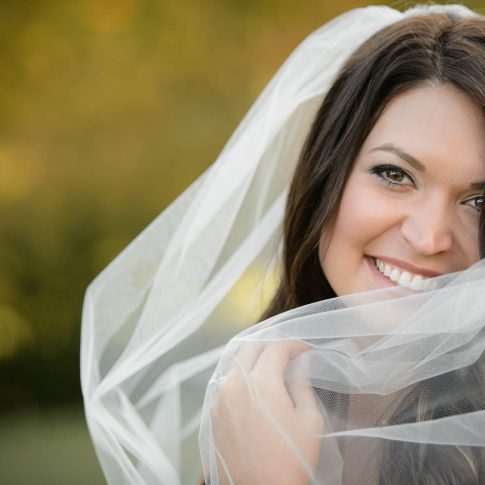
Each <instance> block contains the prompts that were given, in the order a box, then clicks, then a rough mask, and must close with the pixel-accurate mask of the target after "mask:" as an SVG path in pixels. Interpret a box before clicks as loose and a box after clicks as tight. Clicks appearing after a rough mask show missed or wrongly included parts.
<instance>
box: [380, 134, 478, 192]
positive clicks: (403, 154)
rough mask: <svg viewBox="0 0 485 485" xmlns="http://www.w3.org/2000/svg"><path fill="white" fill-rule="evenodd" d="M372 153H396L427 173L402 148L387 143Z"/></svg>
mask: <svg viewBox="0 0 485 485" xmlns="http://www.w3.org/2000/svg"><path fill="white" fill-rule="evenodd" d="M370 151H371V152H376V151H382V152H390V153H394V155H397V156H398V157H399V158H401V159H402V160H404V161H405V162H406V163H408V164H409V165H411V167H414V168H415V169H416V170H419V171H420V172H423V173H424V172H426V168H425V167H424V165H423V164H422V163H421V162H420V161H418V160H416V158H414V157H413V156H412V155H410V154H409V153H407V152H405V151H404V150H402V149H401V148H399V147H397V146H395V145H393V144H392V143H385V144H384V145H381V146H378V147H376V148H373V149H372V150H370ZM484 185H485V184H484Z"/></svg>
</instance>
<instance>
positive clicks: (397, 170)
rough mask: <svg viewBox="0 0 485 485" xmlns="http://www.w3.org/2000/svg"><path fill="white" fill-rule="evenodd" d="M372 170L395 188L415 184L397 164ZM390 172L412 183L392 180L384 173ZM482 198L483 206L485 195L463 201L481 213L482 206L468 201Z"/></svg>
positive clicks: (385, 182) (378, 178)
mask: <svg viewBox="0 0 485 485" xmlns="http://www.w3.org/2000/svg"><path fill="white" fill-rule="evenodd" d="M370 172H371V173H372V175H374V176H375V177H376V178H377V180H378V181H379V182H380V183H382V184H385V185H387V186H389V187H392V188H393V189H397V190H406V188H407V187H409V185H413V186H414V185H415V182H414V179H413V178H412V177H411V175H409V173H407V172H406V170H403V169H402V168H400V167H397V166H396V165H377V166H376V167H373V168H371V169H370ZM389 172H394V173H398V174H400V175H402V176H403V178H405V179H407V180H409V181H410V182H411V184H409V183H403V182H395V181H393V180H390V179H389V178H388V176H386V175H384V174H386V173H387V175H389ZM480 199H481V205H482V206H483V204H484V200H483V199H484V196H483V195H476V196H473V197H470V198H468V199H466V200H464V201H463V202H462V203H463V204H464V205H467V206H468V207H471V208H472V209H473V210H474V211H475V212H478V213H480V212H481V211H482V207H477V206H474V205H470V204H467V202H471V201H477V200H480Z"/></svg>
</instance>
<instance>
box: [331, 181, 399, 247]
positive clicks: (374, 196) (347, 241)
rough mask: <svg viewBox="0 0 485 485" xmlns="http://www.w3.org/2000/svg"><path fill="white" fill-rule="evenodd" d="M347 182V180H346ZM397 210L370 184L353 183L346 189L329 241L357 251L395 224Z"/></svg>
mask: <svg viewBox="0 0 485 485" xmlns="http://www.w3.org/2000/svg"><path fill="white" fill-rule="evenodd" d="M349 182H350V181H349ZM395 220H396V211H394V210H393V209H392V207H391V206H390V205H389V200H387V199H386V200H383V198H382V196H381V195H380V194H379V193H378V191H376V190H372V187H368V186H366V185H365V184H363V183H353V184H350V183H349V185H348V187H347V189H346V190H345V192H344V194H343V197H342V201H341V204H340V208H339V211H338V214H337V217H336V220H335V225H334V231H333V237H332V241H331V244H332V243H333V244H335V245H338V246H340V247H342V248H343V247H346V248H354V249H355V250H357V251H359V252H363V251H364V247H365V246H366V245H367V244H369V243H370V242H372V241H373V240H374V239H375V238H377V237H379V236H380V235H381V234H382V233H383V232H386V231H387V230H388V229H389V228H391V227H392V226H393V225H394V224H395Z"/></svg>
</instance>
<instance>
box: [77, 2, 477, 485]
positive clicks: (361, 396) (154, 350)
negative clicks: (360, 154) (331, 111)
mask: <svg viewBox="0 0 485 485" xmlns="http://www.w3.org/2000/svg"><path fill="white" fill-rule="evenodd" d="M433 10H436V11H447V12H449V11H453V12H455V13H456V14H457V15H460V16H465V15H471V12H470V11H469V10H467V9H466V8H465V7H462V6H446V7H439V6H432V7H420V8H415V9H411V10H408V11H407V12H405V13H401V12H399V11H397V10H393V9H391V8H388V7H368V8H365V9H357V10H352V11H350V12H348V13H346V14H344V15H341V16H340V17H338V18H336V19H334V20H333V21H331V22H329V23H328V24H326V25H324V26H323V27H321V28H320V29H318V30H317V31H315V32H314V33H313V34H311V35H310V36H309V37H308V38H307V39H305V40H304V41H303V42H302V44H301V45H300V46H299V47H298V48H297V49H296V50H295V51H294V53H293V54H292V55H291V56H290V57H289V58H288V59H287V61H286V62H285V63H284V64H283V65H282V67H281V68H280V70H279V71H278V72H277V73H276V75H275V77H274V78H273V79H272V80H271V82H270V83H269V84H268V86H267V87H266V88H265V89H264V91H263V92H262V94H261V95H260V97H259V98H258V100H257V101H256V103H255V104H254V106H253V107H252V108H251V109H250V111H249V112H248V114H247V115H246V117H245V118H244V119H243V121H242V122H241V124H240V126H239V127H238V128H237V130H236V131H235V133H234V134H233V136H232V137H231V138H230V140H229V141H228V143H227V145H226V146H225V147H224V149H223V151H222V153H221V154H220V156H219V157H218V159H217V160H216V161H215V162H214V164H213V165H212V166H211V167H210V168H209V169H208V170H207V171H206V172H205V173H204V174H203V175H202V176H201V177H200V178H199V179H198V180H196V181H195V182H194V183H193V184H192V185H191V186H190V187H189V188H188V189H187V190H186V191H185V192H184V193H183V194H182V195H181V196H180V197H179V198H178V199H177V200H175V201H174V202H173V203H172V204H171V205H170V206H169V207H168V208H167V209H166V210H165V211H164V212H163V213H162V214H161V215H160V216H159V217H158V218H157V219H156V220H155V221H154V222H153V223H152V224H151V225H150V226H149V227H148V228H147V229H145V230H144V231H143V232H142V233H141V234H140V236H138V237H137V238H136V239H135V240H134V241H133V242H132V243H131V244H130V245H129V246H128V247H127V248H126V249H125V250H124V251H123V252H122V253H121V254H120V255H119V256H118V257H117V258H116V259H115V260H114V261H113V262H112V263H111V264H110V265H109V266H108V267H107V268H106V269H105V270H104V271H103V272H102V273H101V274H100V275H99V276H98V277H97V278H96V279H95V280H94V281H93V282H92V283H91V285H90V286H89V288H88V290H87V293H86V297H85V303H84V308H83V321H82V335H81V383H82V390H83V395H84V403H85V411H86V419H87V422H88V426H89V430H90V433H91V436H92V440H93V442H94V445H95V448H96V452H97V455H98V458H99V460H100V463H101V466H102V468H103V472H104V474H105V476H106V478H107V480H108V482H109V483H112V484H123V483H126V484H190V483H199V482H200V477H201V474H202V469H203V473H204V476H205V480H206V483H210V484H217V483H237V479H236V477H237V467H238V464H237V462H238V460H237V459H235V457H234V456H231V447H232V441H233V440H234V439H235V438H237V436H235V435H234V434H232V435H231V434H230V433H229V431H228V429H221V427H220V426H218V423H217V422H214V419H213V418H214V416H215V415H214V413H213V411H212V410H213V409H214V407H215V408H218V407H219V408H221V406H222V407H223V406H224V403H223V402H221V396H224V395H227V389H226V390H224V389H225V385H226V383H227V382H229V381H230V379H229V378H230V376H231V375H234V374H236V375H238V376H239V377H240V378H241V379H244V382H245V386H243V387H242V388H241V390H240V391H241V395H240V396H239V398H240V399H238V398H237V393H236V394H234V393H233V394H232V395H231V398H230V399H231V403H232V405H234V406H236V408H237V406H238V405H240V406H241V407H244V406H246V401H245V398H247V395H246V394H247V393H248V392H249V395H250V396H251V399H252V401H251V402H252V403H253V408H252V410H253V412H255V413H260V414H261V419H262V421H261V422H262V423H264V425H265V426H266V425H267V424H268V423H269V426H270V428H271V429H273V430H274V431H275V436H276V437H277V438H278V439H279V440H280V441H281V443H283V445H284V446H285V447H286V448H287V449H288V450H291V453H292V454H293V456H294V457H295V460H296V461H297V462H298V463H299V464H300V465H301V467H302V470H304V473H306V474H307V476H308V478H309V480H311V481H312V483H324V484H341V483H357V482H358V480H359V479H360V480H361V481H360V482H359V483H378V482H377V481H376V480H377V479H378V478H377V477H378V473H379V470H380V469H381V468H382V467H383V466H387V467H388V469H389V470H391V471H392V467H393V466H394V465H393V463H392V460H393V459H392V456H395V455H392V453H395V452H394V451H392V450H400V451H398V452H399V453H402V454H403V455H406V453H407V454H408V455H409V456H410V457H411V458H409V459H410V460H411V459H412V456H414V455H413V451H412V449H414V450H416V447H420V446H423V445H426V446H427V447H431V448H432V447H435V448H436V450H437V451H436V453H435V455H436V456H438V458H436V462H435V463H436V464H439V463H440V461H439V460H440V459H441V458H439V456H440V455H439V453H440V450H442V449H443V447H450V446H452V447H457V449H458V448H459V447H482V446H485V432H484V431H485V429H484V428H485V425H484V424H483V423H484V422H485V421H484V418H485V416H484V415H483V413H484V411H482V407H481V406H482V405H485V403H483V398H482V396H481V393H480V392H479V391H480V389H479V385H480V384H483V382H482V380H481V377H482V376H483V372H484V369H483V364H482V354H483V350H484V345H485V339H484V330H483V327H484V323H485V307H484V305H483V295H484V294H485V293H484V292H485V265H484V264H482V263H481V262H480V263H477V264H476V265H474V266H473V267H471V268H469V269H468V270H466V271H464V272H462V273H459V274H453V275H446V276H443V277H440V278H436V279H435V288H434V289H431V290H429V291H425V292H420V293H415V292H412V293H411V292H409V293H404V294H403V292H402V291H400V290H399V289H385V290H384V289H383V290H377V291H373V292H368V293H359V294H355V295H349V296H346V297H340V298H335V299H332V300H326V301H322V302H317V303H314V304H311V305H308V306H305V307H301V308H297V309H294V310H291V311H289V312H286V313H284V314H281V315H277V316H275V317H273V318H270V319H268V320H266V321H264V322H261V323H259V324H257V325H253V326H251V325H252V324H254V323H255V322H256V321H257V316H258V315H259V314H260V313H261V310H262V309H263V308H264V305H265V304H267V302H268V301H269V298H270V297H271V296H272V291H273V288H274V281H275V280H277V278H278V261H279V258H280V253H281V223H282V220H283V215H284V209H285V202H286V196H287V190H288V186H289V183H290V181H291V178H292V174H293V170H294V167H295V165H296V163H297V160H298V157H299V154H300V152H301V149H302V146H303V143H304V140H305V137H306V135H307V133H308V131H309V128H310V125H311V123H312V120H313V118H314V116H315V114H316V111H317V110H318V108H319V106H320V104H321V102H322V100H323V98H324V96H325V94H326V92H327V91H328V89H329V87H330V86H331V84H332V82H333V80H334V78H335V76H336V75H337V73H338V72H339V69H340V68H341V66H342V64H343V63H344V62H345V61H346V60H347V58H348V57H349V55H350V54H351V53H352V52H353V51H354V50H355V49H356V48H357V47H358V46H359V45H360V44H361V43H362V42H364V41H365V40H366V39H367V38H369V37H370V36H371V35H372V34H374V33H375V32H376V31H377V30H380V29H381V28H383V27H385V26H387V25H389V24H391V23H393V22H395V21H397V20H400V19H402V18H404V17H405V16H409V15H419V14H420V13H424V12H428V11H433ZM295 349H296V350H295ZM269 351H275V352H276V353H277V354H278V355H283V356H286V357H284V358H285V359H286V361H285V362H286V368H285V370H284V373H283V379H282V381H281V383H282V384H281V383H280V384H281V385H280V386H279V387H278V386H277V385H274V386H273V384H275V382H276V381H277V379H275V380H274V381H275V382H273V381H271V380H268V381H265V382H264V383H262V382H261V381H260V380H259V379H255V375H256V374H255V372H254V367H256V366H258V368H259V370H261V369H262V370H263V371H264V370H265V369H266V367H265V365H266V360H265V356H266V352H269ZM246 354H248V355H251V354H252V355H253V357H252V365H250V366H247V365H246V363H245V362H244V359H243V358H242V357H243V356H244V355H246ZM273 370H274V369H273ZM271 371H272V369H271V368H270V369H269V370H268V372H270V373H271ZM258 375H259V374H258ZM270 375H271V374H270ZM273 387H274V389H273ZM221 389H222V390H223V391H224V392H222V391H221ZM283 390H286V392H287V394H288V395H289V396H290V398H291V399H290V401H291V403H292V405H293V406H294V408H295V409H297V408H298V407H299V405H298V403H300V402H303V401H302V399H303V396H307V397H308V396H309V394H308V391H310V392H311V393H312V395H314V396H315V402H311V403H310V404H309V406H310V407H311V408H312V409H313V408H314V407H316V408H317V409H318V413H319V415H320V416H321V417H322V421H318V423H317V421H316V423H317V424H318V426H317V425H315V427H314V429H313V430H312V429H310V430H309V431H308V433H309V434H308V436H309V437H310V438H311V439H313V440H314V441H316V442H318V447H317V448H318V457H317V459H313V460H311V459H309V457H308V456H307V454H305V452H304V450H303V449H302V447H301V446H300V445H299V443H298V442H297V441H295V436H296V434H298V433H296V434H292V432H291V430H292V429H294V428H295V427H296V424H297V422H295V423H294V424H295V425H294V426H293V425H292V424H291V423H289V422H288V420H282V419H280V418H279V417H280V416H281V415H282V408H281V400H279V399H276V397H278V396H280V393H281V392H282V391H283ZM273 391H274V392H273ZM234 399H235V400H234ZM232 400H234V401H232ZM420 400H422V401H423V402H422V403H421V401H420ZM290 401H288V402H290ZM228 402H229V401H228ZM238 402H239V403H240V404H238ZM288 402H287V403H286V404H288ZM416 402H418V404H419V406H421V407H419V406H418V408H419V409H420V410H421V411H422V413H423V414H422V415H420V416H416V414H415V409H417V407H416V405H415V404H416ZM420 403H421V404H420ZM226 404H227V403H226ZM303 407H304V408H305V406H304V405H303ZM236 408H234V413H235V415H236V414H237V409H236ZM305 409H306V408H305ZM307 411H308V409H307ZM239 412H240V413H241V412H243V413H244V409H242V408H241V410H239ZM305 412H306V411H305ZM406 413H408V414H406ZM413 413H414V414H413ZM303 415H304V416H306V415H305V413H303ZM391 418H392V419H391ZM418 418H419V419H418ZM295 419H296V418H295ZM290 421H291V420H290ZM304 421H305V420H304ZM322 423H323V424H322ZM302 427H303V428H304V427H305V426H304V424H303V425H302ZM320 427H321V429H320ZM281 443H280V444H281ZM398 445H400V446H401V447H404V448H400V449H398V448H396V446H398ZM247 447H248V448H250V447H251V444H250V443H247ZM413 447H414V448H413ZM431 448H429V449H431ZM402 450H404V451H402ZM391 451H392V453H391ZM389 456H390V457H391V458H389ZM406 456H407V455H406ZM433 456H434V455H433ZM247 459H248V460H250V457H249V455H248V457H247ZM386 460H387V461H386ZM239 461H241V460H239ZM235 463H236V465H234V464H235ZM247 464H249V465H250V466H252V467H253V469H258V468H260V467H262V466H263V465H264V464H262V463H260V462H254V463H250V462H247ZM422 466H424V464H422ZM359 477H360V478H359ZM401 483H404V482H401Z"/></svg>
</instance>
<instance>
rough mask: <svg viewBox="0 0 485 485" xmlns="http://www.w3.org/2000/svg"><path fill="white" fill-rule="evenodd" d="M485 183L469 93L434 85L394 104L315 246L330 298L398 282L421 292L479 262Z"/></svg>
mask: <svg viewBox="0 0 485 485" xmlns="http://www.w3.org/2000/svg"><path fill="white" fill-rule="evenodd" d="M484 185H485V121H484V118H483V114H482V113H481V110H480V108H479V107H478V106H477V105H475V104H474V103H473V102H472V101H471V99H470V98H469V97H468V96H467V95H465V94H464V93H462V92H461V91H459V90H458V89H457V88H455V87H452V86H450V85H438V86H430V87H419V88H415V89H413V90H410V91H407V92H404V93H402V94H400V95H398V96H396V97H395V98H393V99H392V100H391V101H390V102H389V104H388V105H387V106H386V108H385V109H384V111H383V113H382V115H381V116H380V117H379V119H378V120H377V123H376V124H375V126H374V128H373V129H372V131H371V132H370V134H369V136H368V137H367V139H366V140H365V142H364V144H363V146H362V148H361V150H360V152H359V154H358V155H357V158H356V160H355V163H354V166H353V168H352V171H351V174H350V177H349V179H348V180H347V183H346V186H345V189H344V192H343V194H342V200H341V203H340V206H339V209H338V212H337V215H336V218H335V220H334V224H333V225H332V229H331V230H326V231H324V232H323V234H322V237H321V239H320V245H319V256H320V262H321V265H322V269H323V271H324V273H325V275H326V277H327V279H328V281H329V283H330V284H331V286H332V288H333V289H334V291H335V293H336V294H337V295H338V296H342V295H345V294H349V293H355V292H359V291H366V290H371V289H376V288H380V287H385V286H394V285H401V286H406V287H408V288H411V289H413V290H416V291H420V290H421V291H422V290H425V289H427V287H429V286H430V285H431V284H432V281H428V282H427V281H426V280H427V279H428V278H430V277H432V276H437V275H440V274H445V273H450V272H454V271H459V270H462V269H465V268H467V267H468V266H470V265H471V264H473V263H474V262H476V261H478V259H479V251H478V224H479V218H480V207H481V204H482V201H483V198H482V195H481V194H482V193H483V187H484ZM484 210H485V209H484Z"/></svg>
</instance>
